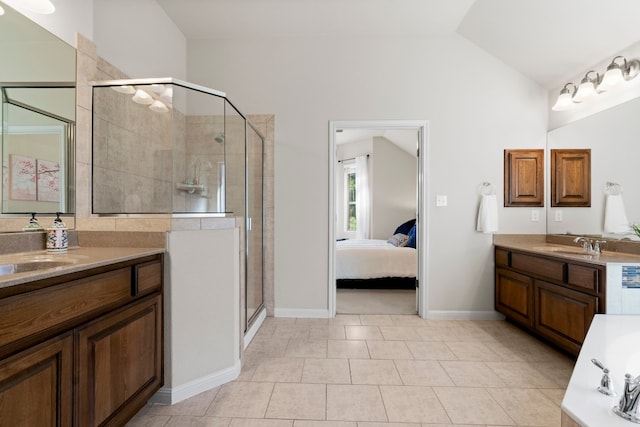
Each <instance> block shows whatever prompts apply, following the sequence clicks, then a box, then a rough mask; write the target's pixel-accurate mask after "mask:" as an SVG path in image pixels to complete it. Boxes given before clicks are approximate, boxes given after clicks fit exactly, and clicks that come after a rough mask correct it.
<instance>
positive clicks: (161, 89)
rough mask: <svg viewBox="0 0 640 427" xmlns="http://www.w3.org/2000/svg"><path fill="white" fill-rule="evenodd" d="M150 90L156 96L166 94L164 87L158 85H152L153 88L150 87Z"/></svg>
mask: <svg viewBox="0 0 640 427" xmlns="http://www.w3.org/2000/svg"><path fill="white" fill-rule="evenodd" d="M149 88H150V89H151V92H153V93H155V94H156V95H160V94H161V93H162V92H164V85H161V84H158V83H154V84H152V85H151V86H149Z"/></svg>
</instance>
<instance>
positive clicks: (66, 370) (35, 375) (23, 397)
mask: <svg viewBox="0 0 640 427" xmlns="http://www.w3.org/2000/svg"><path fill="white" fill-rule="evenodd" d="M72 366H73V339H72V336H71V334H66V335H62V336H60V337H56V338H53V339H50V340H48V341H45V342H44V343H42V344H40V345H37V346H35V347H32V348H30V349H28V350H24V351H22V352H20V353H17V354H16V355H14V356H11V357H8V358H6V359H4V360H2V361H0V425H2V426H11V427H21V426H24V427H33V426H38V427H49V426H51V427H68V426H71V425H72V421H71V416H72V413H73V400H72V395H71V390H72V381H73V380H72V379H73V368H72Z"/></svg>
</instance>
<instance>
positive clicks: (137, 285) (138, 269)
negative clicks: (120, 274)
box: [131, 261, 162, 296]
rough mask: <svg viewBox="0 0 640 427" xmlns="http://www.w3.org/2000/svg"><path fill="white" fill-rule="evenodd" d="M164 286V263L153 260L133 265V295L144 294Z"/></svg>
mask: <svg viewBox="0 0 640 427" xmlns="http://www.w3.org/2000/svg"><path fill="white" fill-rule="evenodd" d="M161 286H162V263H161V262H160V261H151V262H146V263H144V264H139V265H134V266H133V283H132V287H133V288H132V292H131V293H132V295H134V296H135V295H138V294H144V293H147V292H149V291H152V290H156V289H160V287H161Z"/></svg>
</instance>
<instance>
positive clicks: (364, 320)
mask: <svg viewBox="0 0 640 427" xmlns="http://www.w3.org/2000/svg"><path fill="white" fill-rule="evenodd" d="M360 324H362V325H375V326H379V325H393V320H391V316H390V315H389V314H361V315H360Z"/></svg>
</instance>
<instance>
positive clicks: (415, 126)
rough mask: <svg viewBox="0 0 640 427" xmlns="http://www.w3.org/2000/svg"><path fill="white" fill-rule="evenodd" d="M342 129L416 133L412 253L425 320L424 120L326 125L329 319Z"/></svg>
mask: <svg viewBox="0 0 640 427" xmlns="http://www.w3.org/2000/svg"><path fill="white" fill-rule="evenodd" d="M342 129H389V130H416V131H417V132H418V147H417V150H418V176H417V181H418V182H417V185H418V195H417V206H416V208H417V212H416V224H418V226H417V231H418V239H417V245H416V250H417V251H418V253H417V256H418V263H417V267H418V271H417V275H416V277H417V279H418V289H417V300H418V315H419V316H420V317H422V318H423V319H426V318H427V313H428V307H429V305H428V292H427V289H428V282H427V280H428V279H427V274H426V272H427V271H428V270H427V264H428V258H429V257H428V256H427V255H428V252H427V250H428V247H429V231H428V230H427V228H428V227H427V224H428V223H429V221H428V220H429V211H428V204H427V200H429V181H428V180H427V164H428V163H427V160H428V159H427V157H428V153H429V150H428V147H429V122H428V121H427V120H355V121H337V120H330V121H329V215H328V217H329V233H328V234H329V241H328V242H327V244H328V252H329V281H328V282H329V283H328V286H327V287H328V303H329V304H328V309H329V310H328V311H329V317H335V315H336V276H335V262H336V245H335V242H336V220H337V217H336V211H335V209H336V206H335V205H336V203H335V197H336V195H335V192H336V191H335V185H336V176H335V173H336V164H337V161H338V156H337V152H336V133H337V132H338V131H339V130H342Z"/></svg>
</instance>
